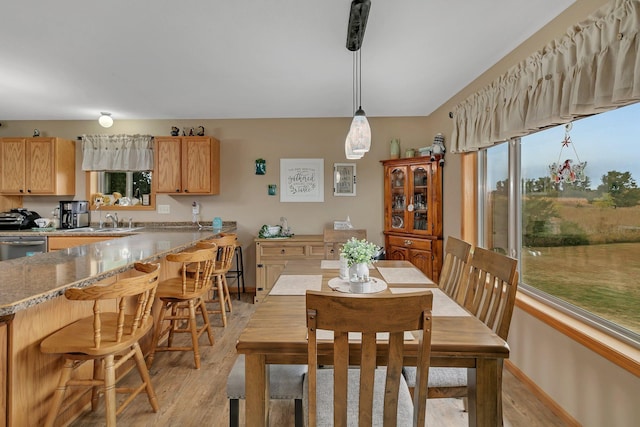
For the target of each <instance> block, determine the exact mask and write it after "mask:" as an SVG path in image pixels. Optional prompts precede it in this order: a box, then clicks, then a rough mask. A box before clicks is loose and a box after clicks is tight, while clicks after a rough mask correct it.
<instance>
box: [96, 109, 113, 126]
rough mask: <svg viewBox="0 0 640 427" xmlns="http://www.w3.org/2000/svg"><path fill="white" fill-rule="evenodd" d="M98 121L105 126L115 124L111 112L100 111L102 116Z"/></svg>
mask: <svg viewBox="0 0 640 427" xmlns="http://www.w3.org/2000/svg"><path fill="white" fill-rule="evenodd" d="M98 123H100V126H102V127H103V128H110V127H111V126H112V125H113V119H112V118H111V113H105V112H102V113H100V117H98Z"/></svg>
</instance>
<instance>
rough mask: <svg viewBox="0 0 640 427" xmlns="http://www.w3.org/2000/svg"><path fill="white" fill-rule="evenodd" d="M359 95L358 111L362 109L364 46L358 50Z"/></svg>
mask: <svg viewBox="0 0 640 427" xmlns="http://www.w3.org/2000/svg"><path fill="white" fill-rule="evenodd" d="M357 55H358V94H359V95H360V98H359V102H358V110H359V109H361V108H362V46H360V49H358V52H357Z"/></svg>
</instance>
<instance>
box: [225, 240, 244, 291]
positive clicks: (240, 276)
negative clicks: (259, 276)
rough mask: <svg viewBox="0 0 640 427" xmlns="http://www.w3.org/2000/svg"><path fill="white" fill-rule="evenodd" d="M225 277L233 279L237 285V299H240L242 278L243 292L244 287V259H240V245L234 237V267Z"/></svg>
mask: <svg viewBox="0 0 640 427" xmlns="http://www.w3.org/2000/svg"><path fill="white" fill-rule="evenodd" d="M226 278H227V279H235V280H236V283H237V285H238V299H240V296H241V294H240V281H241V280H242V292H245V287H244V261H243V259H242V245H241V244H240V242H239V241H238V239H237V238H236V248H235V269H230V270H229V272H228V273H227V274H226Z"/></svg>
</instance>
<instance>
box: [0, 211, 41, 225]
mask: <svg viewBox="0 0 640 427" xmlns="http://www.w3.org/2000/svg"><path fill="white" fill-rule="evenodd" d="M38 218H40V215H38V214H37V213H36V212H34V211H29V210H27V209H26V208H15V209H11V210H10V211H9V212H2V213H0V230H22V229H25V228H26V229H28V228H33V227H37V224H36V223H35V220H36V219H38Z"/></svg>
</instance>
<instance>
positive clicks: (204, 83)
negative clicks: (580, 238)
mask: <svg viewBox="0 0 640 427" xmlns="http://www.w3.org/2000/svg"><path fill="white" fill-rule="evenodd" d="M571 3H573V0H536V1H531V0H484V1H477V0H476V1H469V0H467V1H464V0H428V1H427V0H372V1H371V11H370V14H369V20H368V23H367V28H366V32H365V36H364V42H363V47H362V106H363V108H364V110H365V111H366V113H367V115H368V116H387V117H390V116H423V115H428V114H430V113H431V112H432V111H433V110H434V109H436V108H437V107H438V106H440V105H441V104H442V103H443V102H445V101H446V100H448V99H449V98H450V97H451V96H453V95H454V94H455V93H457V92H458V91H459V90H460V89H462V88H463V87H465V86H466V85H467V84H468V83H470V82H471V81H472V80H473V79H475V78H476V77H477V76H479V75H480V74H481V73H482V72H484V71H485V70H486V69H487V68H489V67H490V66H491V65H493V64H494V63H495V62H497V61H498V60H499V59H501V58H502V57H504V56H505V55H506V54H507V53H509V52H510V51H511V50H513V49H514V48H515V47H517V46H518V45H519V44H520V43H521V42H523V41H524V40H526V39H527V38H528V37H529V36H530V35H532V34H533V33H535V32H536V31H537V30H538V29H539V28H541V27H542V26H543V25H545V24H546V23H547V22H549V21H550V20H551V19H553V18H554V17H555V16H557V15H558V14H559V13H560V12H562V11H563V10H564V9H565V8H567V7H568V6H569V5H570V4H571ZM349 6H350V0H317V1H310V0H268V1H264V0H226V1H224V0H207V1H204V0H181V1H176V0H134V1H132V0H110V1H104V2H97V1H87V0H59V1H38V2H34V1H31V0H22V1H10V2H4V4H3V6H2V16H3V19H2V21H3V22H2V24H1V25H0V58H2V60H1V61H0V120H93V119H95V118H97V116H98V115H99V112H100V111H107V112H111V113H112V115H113V117H114V119H115V120H118V119H172V118H202V119H207V118H285V117H287V118H289V117H347V116H351V115H352V114H353V105H352V104H353V102H352V77H351V76H352V53H351V52H349V51H348V50H347V49H346V34H347V22H348V16H349ZM541 47H542V46H541Z"/></svg>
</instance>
